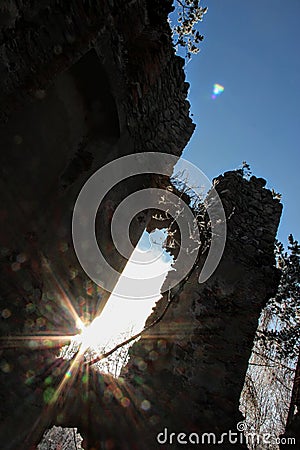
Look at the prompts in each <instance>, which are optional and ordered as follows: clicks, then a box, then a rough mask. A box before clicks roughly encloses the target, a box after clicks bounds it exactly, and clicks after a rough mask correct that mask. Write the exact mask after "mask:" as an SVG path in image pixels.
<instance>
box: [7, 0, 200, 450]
mask: <svg viewBox="0 0 300 450" xmlns="http://www.w3.org/2000/svg"><path fill="white" fill-rule="evenodd" d="M171 3H172V2H170V1H169V0H168V1H167V0H164V1H159V2H158V1H146V0H133V1H123V0H115V1H113V0H109V1H108V0H107V1H105V0H102V1H94V0H93V1H87V0H73V1H70V2H65V1H52V0H48V1H35V0H34V1H30V2H28V1H22V0H16V1H14V0H9V1H6V2H1V5H0V81H1V83H0V142H1V153H0V163H1V164H0V171H1V177H0V183H1V187H0V191H1V203H0V223H1V225H0V226H1V232H0V246H1V252H0V253H1V254H0V258H1V275H0V312H1V319H0V320H1V336H2V337H7V336H16V335H17V336H19V337H21V338H22V337H23V336H25V335H36V334H48V335H50V337H51V335H52V334H55V335H61V336H67V335H74V334H76V332H77V328H76V325H77V324H76V320H75V314H72V313H71V314H70V311H71V309H70V305H72V307H73V308H74V310H75V311H76V314H77V315H79V316H80V317H81V318H82V319H84V320H87V321H88V320H91V319H92V318H93V317H94V315H95V314H96V312H99V311H100V310H101V308H102V307H103V305H104V304H105V302H106V299H107V297H108V293H107V292H105V291H103V290H101V289H96V288H95V287H94V286H93V285H92V283H91V282H90V280H89V279H88V278H87V276H86V275H85V273H84V272H83V270H82V269H81V267H80V265H79V263H78V261H77V259H76V257H75V254H74V251H73V247H72V239H71V217H72V209H73V207H74V203H75V200H76V198H77V195H78V193H79V192H80V189H81V187H82V186H83V184H84V182H85V181H86V180H87V179H88V178H89V177H90V176H91V174H92V173H94V172H95V171H96V170H97V169H98V168H100V167H101V166H103V165H105V164H106V163H107V162H109V161H111V160H113V159H115V158H119V157H121V156H123V155H126V154H131V153H136V152H139V151H149V150H151V151H164V152H167V153H173V154H176V155H178V156H179V155H180V154H181V152H182V150H183V148H184V146H185V145H186V143H187V141H188V140H189V138H190V136H191V134H192V132H193V129H194V125H193V123H192V121H191V119H190V117H189V104H188V102H187V100H186V95H187V89H188V84H187V83H186V82H185V77H184V72H183V61H182V59H181V58H179V57H176V56H175V54H174V49H173V45H172V40H171V33H170V28H169V25H168V23H167V16H168V13H169V12H170V10H171ZM151 182H152V179H150V178H149V179H147V178H146V177H143V179H139V178H138V177H136V179H134V180H129V181H128V182H124V183H123V184H122V185H121V186H117V187H116V189H114V190H113V191H112V192H111V194H110V195H109V196H108V197H107V199H105V201H104V202H103V205H101V207H100V209H99V214H98V217H97V237H98V242H99V246H100V247H101V249H102V251H103V252H104V253H105V255H106V257H107V259H108V260H109V261H110V262H111V264H113V265H114V267H115V268H116V269H117V270H119V272H121V271H122V269H123V267H124V264H125V260H124V258H121V256H120V255H119V254H118V253H117V252H115V250H114V246H113V245H112V240H111V236H110V234H109V232H108V230H109V221H110V218H111V215H112V213H113V211H114V209H115V207H116V205H117V204H118V203H119V202H120V201H121V200H122V198H125V197H126V196H127V195H128V194H129V193H130V192H133V191H134V190H138V189H139V188H140V187H141V186H144V187H147V186H151ZM146 224H147V214H146V213H145V214H142V213H141V214H140V216H139V217H138V218H137V220H135V221H134V223H133V226H132V227H131V230H132V242H133V244H136V243H137V241H138V239H139V237H140V235H141V233H142V231H143V230H144V228H145V226H146ZM114 281H116V280H114ZM21 342H23V345H22V346H21V348H20V343H21ZM51 342H53V341H51V339H50V340H49V339H45V340H44V341H42V342H33V341H32V340H31V341H30V346H31V348H29V341H26V340H24V339H21V340H19V341H17V344H18V345H17V347H16V342H12V341H10V343H9V346H10V347H11V348H3V347H7V345H8V344H7V343H6V344H4V343H3V341H1V350H0V352H1V353H0V367H1V370H0V400H1V402H0V442H1V448H4V449H9V448H11V449H14V450H15V449H17V448H22V450H24V449H25V448H26V445H27V447H28V448H29V447H30V445H31V441H30V439H31V438H30V437H29V438H28V439H29V440H28V442H27V444H25V443H24V439H25V437H26V436H31V434H30V433H29V432H30V430H32V429H33V425H34V424H35V423H36V421H37V420H38V417H39V415H40V412H41V408H42V407H43V406H44V405H47V404H48V403H47V399H48V397H49V396H48V394H49V393H51V392H52V391H51V389H52V388H51V383H50V386H48V385H44V384H43V383H42V384H41V385H39V386H37V385H36V384H34V383H31V381H32V380H33V379H34V380H37V379H38V374H39V373H40V372H41V371H42V372H43V371H44V370H46V372H47V371H48V367H49V366H51V365H52V364H53V361H55V356H56V355H57V352H58V349H57V348H53V343H52V344H51ZM61 344H62V341H61V340H60V339H58V341H57V342H56V345H55V347H59V346H60V345H61ZM41 347H42V348H41ZM50 375H51V376H54V377H55V375H53V373H51V374H50ZM48 381H49V380H48ZM47 389H48V391H47ZM49 389H50V390H49ZM45 392H48V394H45ZM40 394H41V395H40ZM43 394H44V397H43ZM45 402H46V403H45ZM40 431H41V429H40V428H39V431H38V432H37V435H38V434H39V432H40ZM32 442H34V438H32Z"/></svg>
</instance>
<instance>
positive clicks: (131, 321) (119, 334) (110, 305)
mask: <svg viewBox="0 0 300 450" xmlns="http://www.w3.org/2000/svg"><path fill="white" fill-rule="evenodd" d="M165 238H166V232H165V231H162V230H160V231H159V230H156V231H155V232H153V233H151V234H150V235H149V234H148V233H147V232H144V234H143V235H142V237H141V239H140V241H139V243H138V245H137V247H136V248H135V250H134V252H133V253H132V255H131V258H130V259H129V260H128V262H127V264H126V267H125V269H124V271H123V273H122V275H121V276H120V278H119V281H118V283H117V285H116V288H117V287H118V286H119V287H120V285H121V283H126V282H127V279H128V278H126V277H130V276H131V277H132V276H134V277H136V278H140V279H146V278H147V279H149V280H150V278H151V274H157V273H158V272H159V273H161V274H162V275H161V276H160V277H156V278H153V280H155V283H157V285H156V286H155V292H156V293H155V295H154V296H153V297H151V298H145V299H138V300H137V299H134V297H135V293H134V292H133V293H132V298H122V297H119V296H116V295H114V292H112V294H111V296H110V297H109V299H108V301H107V303H106V305H105V307H104V309H103V311H102V313H101V315H100V316H98V317H96V318H95V319H94V320H93V322H92V323H91V324H89V325H88V326H85V324H84V323H83V322H81V323H80V324H79V328H80V329H81V333H80V334H78V335H76V336H74V339H73V343H72V344H71V346H73V347H74V345H75V347H77V348H79V352H80V353H81V354H91V355H92V356H93V357H94V356H96V355H99V354H101V353H104V352H107V351H109V350H110V349H112V348H113V347H115V346H116V345H118V344H119V343H121V342H123V341H124V340H125V339H127V338H128V337H130V336H132V335H134V334H136V333H139V332H140V331H141V330H142V329H143V327H144V324H145V321H146V319H147V318H148V316H149V315H150V314H151V311H152V309H153V307H154V305H155V302H156V301H157V300H158V299H159V298H160V297H161V295H160V289H161V287H162V284H163V282H164V280H165V278H166V274H167V272H168V271H169V270H171V264H172V262H173V260H172V258H171V256H170V255H169V254H168V253H167V252H166V251H165V250H163V248H162V244H163V242H164V240H165ZM143 253H144V254H146V253H147V259H148V261H149V260H150V262H149V263H147V264H140V263H137V262H138V261H140V260H141V257H142V254H143ZM152 282H153V281H152ZM67 353H68V352H67ZM66 356H68V354H66ZM114 367H115V364H114ZM99 368H100V369H101V370H103V371H105V372H109V371H110V370H109V368H108V365H107V364H104V365H103V364H102V363H100V367H99ZM120 369H121V367H119V369H118V370H120ZM114 372H115V371H114ZM113 374H114V375H116V373H113Z"/></svg>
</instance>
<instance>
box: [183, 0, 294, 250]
mask: <svg viewBox="0 0 300 450" xmlns="http://www.w3.org/2000/svg"><path fill="white" fill-rule="evenodd" d="M202 6H207V7H208V13H207V14H206V15H205V16H204V20H203V22H201V23H200V26H199V27H198V29H199V30H200V31H201V33H202V34H204V36H205V39H204V41H203V42H202V44H201V52H200V53H199V54H198V55H195V56H193V57H192V60H191V62H189V63H188V65H187V67H186V73H187V79H188V81H189V82H190V84H191V88H190V93H189V99H190V102H191V105H192V108H191V112H192V113H193V119H194V122H195V123H196V124H197V129H196V131H195V133H194V136H193V138H192V140H191V141H190V143H189V145H188V146H187V148H186V150H185V152H184V154H183V156H184V157H185V158H186V159H188V160H189V161H191V162H192V163H194V164H196V165H197V166H198V167H199V168H200V169H201V170H203V172H204V173H205V174H206V175H207V176H208V177H209V178H213V177H215V176H217V175H219V174H220V173H222V172H224V171H226V170H232V169H236V168H238V167H240V166H241V164H242V161H244V160H246V161H247V163H249V164H250V166H251V169H252V172H253V173H254V174H255V175H256V176H262V177H263V178H265V179H266V180H267V182H268V184H267V186H268V187H270V188H274V189H275V191H276V192H280V193H281V194H282V202H283V204H284V212H283V217H282V220H281V224H280V229H279V233H278V238H279V239H280V240H281V241H283V242H284V244H286V237H287V235H288V234H289V233H293V234H294V236H295V238H296V239H298V240H299V239H300V227H299V223H300V209H299V203H300V202H299V194H300V192H299V191H300V173H299V169H300V167H299V162H300V51H299V46H300V25H299V20H300V0H286V1H285V2H279V1H278V0H261V1H260V2H259V3H256V4H253V3H251V2H249V1H246V0H206V1H204V0H203V1H202ZM214 83H219V84H221V85H223V86H224V88H225V89H224V92H223V93H222V94H221V95H219V96H218V97H217V98H216V99H215V100H213V99H212V98H211V95H212V90H213V85H214Z"/></svg>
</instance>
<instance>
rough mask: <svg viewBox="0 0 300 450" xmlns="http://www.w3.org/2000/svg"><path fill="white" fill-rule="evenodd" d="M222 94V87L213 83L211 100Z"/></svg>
mask: <svg viewBox="0 0 300 450" xmlns="http://www.w3.org/2000/svg"><path fill="white" fill-rule="evenodd" d="M222 92H224V86H222V85H221V84H218V83H215V84H214V87H213V93H212V96H211V98H212V99H213V100H214V99H215V98H217V97H218V96H219V95H221V94H222Z"/></svg>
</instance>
